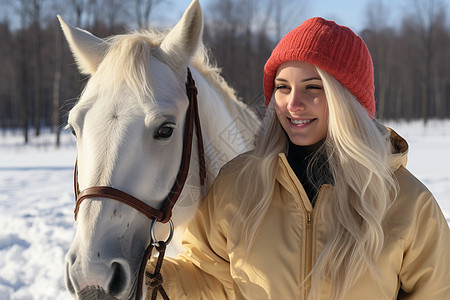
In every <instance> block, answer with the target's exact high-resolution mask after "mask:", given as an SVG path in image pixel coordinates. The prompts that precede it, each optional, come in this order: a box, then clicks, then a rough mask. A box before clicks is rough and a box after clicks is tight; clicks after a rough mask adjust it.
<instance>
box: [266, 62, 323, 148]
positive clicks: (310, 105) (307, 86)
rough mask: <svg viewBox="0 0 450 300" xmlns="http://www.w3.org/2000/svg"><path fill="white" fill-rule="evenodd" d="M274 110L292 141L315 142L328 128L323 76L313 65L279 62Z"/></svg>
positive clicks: (321, 137) (311, 143) (304, 143)
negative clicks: (321, 77) (321, 76)
mask: <svg viewBox="0 0 450 300" xmlns="http://www.w3.org/2000/svg"><path fill="white" fill-rule="evenodd" d="M274 84H275V94H274V98H275V103H274V106H275V111H276V113H277V116H278V120H279V121H280V123H281V126H282V127H283V128H284V130H285V131H286V133H287V135H288V136H289V139H290V140H291V142H292V143H294V144H295V145H298V146H310V145H314V144H316V143H318V142H320V141H321V140H323V139H325V137H326V136H327V131H328V105H327V99H326V97H325V92H324V89H323V84H322V80H321V79H320V76H319V73H318V72H317V70H316V68H315V66H314V65H312V64H309V63H305V62H301V61H287V62H284V63H282V64H281V65H280V66H279V67H278V69H277V73H276V76H275V81H274Z"/></svg>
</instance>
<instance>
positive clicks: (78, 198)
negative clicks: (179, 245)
mask: <svg viewBox="0 0 450 300" xmlns="http://www.w3.org/2000/svg"><path fill="white" fill-rule="evenodd" d="M186 95H187V97H188V99H189V107H188V109H187V112H186V119H185V125H184V138H183V153H182V157H181V164H180V169H179V170H178V174H177V177H176V180H175V182H174V184H173V186H172V189H171V190H170V192H169V194H168V195H167V196H166V198H165V199H164V201H163V204H162V206H161V208H159V209H156V208H153V207H151V206H150V205H148V204H146V203H145V202H143V201H141V200H139V199H137V198H135V197H133V196H131V195H130V194H127V193H125V192H122V191H120V190H117V189H115V188H112V187H109V186H94V187H89V188H86V189H85V190H83V191H81V192H80V190H79V184H78V167H77V162H75V170H74V190H75V210H74V215H75V220H76V219H77V217H78V211H79V209H80V205H81V203H82V202H83V200H86V199H89V198H97V197H101V198H107V199H112V200H116V201H119V202H122V203H124V204H126V205H128V206H130V207H132V208H134V209H136V210H137V211H139V212H140V213H142V214H143V215H145V216H146V217H148V218H149V219H151V220H153V221H154V220H155V219H156V220H157V221H159V222H161V223H166V222H168V221H169V220H170V218H171V216H172V208H173V206H174V205H175V203H176V202H177V200H178V198H179V196H180V194H181V192H182V190H183V187H184V184H185V183H186V179H187V175H188V172H189V165H190V160H191V150H192V140H193V135H194V124H195V133H196V135H197V146H198V157H199V173H200V184H201V185H204V183H205V179H206V166H205V156H204V148H203V138H202V132H201V127H200V118H199V114H198V103H197V87H196V86H195V81H194V79H193V78H192V74H191V71H190V70H189V68H188V69H187V81H186ZM154 242H156V241H152V242H151V243H150V245H149V246H148V248H147V250H146V251H145V254H144V257H143V261H142V263H141V269H140V277H141V278H140V279H139V282H138V290H137V291H136V299H140V297H141V296H140V289H139V288H140V287H141V285H142V277H143V271H144V269H145V264H146V262H147V260H148V257H149V256H150V254H151V250H152V248H153V246H155V245H157V244H155V243H154ZM163 244H164V248H165V243H163ZM160 253H161V252H160ZM162 255H163V256H164V254H162ZM160 257H161V255H160ZM161 260H162V258H161ZM157 271H158V272H156V271H155V274H147V275H149V276H159V277H160V274H159V270H157ZM156 273H158V274H156ZM161 282H162V279H161ZM157 289H162V287H161V286H160V284H159V286H157V287H155V288H154V291H155V290H157ZM161 293H162V292H161ZM155 297H156V296H155Z"/></svg>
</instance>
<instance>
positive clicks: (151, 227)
mask: <svg viewBox="0 0 450 300" xmlns="http://www.w3.org/2000/svg"><path fill="white" fill-rule="evenodd" d="M156 222H158V220H157V219H153V221H152V225H151V226H150V237H151V238H152V240H151V244H152V246H156V247H157V246H158V241H157V240H156V237H155V224H156ZM169 225H170V233H169V237H168V238H167V240H166V242H165V243H166V245H168V244H169V243H170V241H172V238H173V232H174V230H175V228H174V226H173V222H172V219H169Z"/></svg>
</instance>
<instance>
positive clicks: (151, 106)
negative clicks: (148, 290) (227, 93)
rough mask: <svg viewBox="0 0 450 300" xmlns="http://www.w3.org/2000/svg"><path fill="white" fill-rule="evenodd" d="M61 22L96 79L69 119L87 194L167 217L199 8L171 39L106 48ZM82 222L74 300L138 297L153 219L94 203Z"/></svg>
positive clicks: (71, 257) (74, 253)
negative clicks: (100, 189) (138, 204)
mask: <svg viewBox="0 0 450 300" xmlns="http://www.w3.org/2000/svg"><path fill="white" fill-rule="evenodd" d="M60 22H61V25H62V28H63V31H64V34H65V36H66V38H67V40H68V42H69V46H70V49H71V50H72V52H73V54H74V57H75V59H76V61H77V64H78V66H79V69H80V71H81V72H82V73H84V74H87V75H89V76H90V79H89V81H88V83H87V85H86V88H85V90H84V91H83V93H82V96H81V98H80V100H79V102H78V103H77V105H76V106H75V107H74V108H73V109H72V110H71V112H70V114H69V119H68V126H69V128H70V129H72V131H73V133H74V134H75V136H76V139H77V146H78V184H79V189H80V190H84V189H86V188H89V187H93V186H109V187H113V188H115V189H118V190H121V191H123V192H125V193H128V194H130V195H132V196H134V197H135V198H137V199H140V200H142V201H144V202H145V203H146V204H148V205H150V206H152V207H154V208H159V207H160V205H161V202H162V201H163V199H164V198H165V197H166V196H167V194H168V193H169V191H170V189H171V187H172V185H173V184H174V182H175V180H176V179H175V178H176V176H177V173H178V169H179V167H180V161H181V156H182V151H183V131H184V130H183V129H184V125H185V114H186V110H187V107H188V98H187V96H186V87H185V81H186V72H187V66H189V65H190V59H191V57H192V56H193V55H194V53H195V51H196V49H197V47H198V45H199V44H200V43H201V34H202V27H203V17H202V13H201V9H200V5H199V3H198V1H196V0H194V1H193V2H192V4H191V5H190V6H189V8H188V9H187V10H186V12H185V14H184V15H183V17H182V19H181V20H180V21H179V22H178V24H177V25H176V26H175V27H174V28H173V29H172V30H171V31H170V32H169V33H168V34H167V35H164V36H162V35H156V34H151V33H150V32H143V33H133V34H127V35H122V36H115V37H112V38H110V39H107V40H103V39H99V38H97V37H95V36H93V35H91V34H90V33H88V32H86V31H83V30H80V29H77V28H74V27H72V26H70V25H68V24H67V23H66V22H64V21H63V20H62V19H61V18H60ZM77 222H78V224H77V232H76V236H75V239H74V241H73V244H72V247H71V249H70V250H69V252H68V254H67V257H66V283H67V287H68V289H69V291H70V292H71V293H72V294H73V295H74V296H75V297H77V298H83V297H84V296H82V295H83V294H92V293H97V294H98V295H108V296H109V297H113V298H114V299H130V298H132V297H133V296H134V294H135V293H136V281H137V277H138V276H137V275H138V271H139V266H140V263H141V260H142V257H143V252H144V250H145V248H146V246H147V245H148V244H149V242H150V234H149V228H150V224H151V221H150V219H149V218H147V217H145V216H144V215H143V214H141V213H140V212H138V211H137V210H135V209H133V208H131V207H130V206H127V205H124V204H122V203H120V202H117V201H112V200H111V199H108V198H104V197H91V198H89V199H87V200H85V201H84V202H83V203H82V204H81V205H80V207H79V212H78V218H77ZM139 292H140V291H139Z"/></svg>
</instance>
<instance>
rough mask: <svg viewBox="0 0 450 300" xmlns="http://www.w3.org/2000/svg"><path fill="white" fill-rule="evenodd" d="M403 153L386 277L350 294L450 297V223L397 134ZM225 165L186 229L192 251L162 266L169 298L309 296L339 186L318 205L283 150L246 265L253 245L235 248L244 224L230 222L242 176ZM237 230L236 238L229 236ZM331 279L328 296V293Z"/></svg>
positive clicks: (370, 299) (378, 298)
mask: <svg viewBox="0 0 450 300" xmlns="http://www.w3.org/2000/svg"><path fill="white" fill-rule="evenodd" d="M393 138H394V140H396V144H397V148H400V153H398V154H393V155H391V157H390V165H391V167H393V168H394V170H396V171H395V176H396V177H397V180H398V182H399V185H400V192H399V196H398V198H397V200H396V201H395V202H394V204H393V205H392V206H391V207H390V209H389V210H388V213H387V216H386V218H385V220H386V221H385V223H386V227H385V228H387V230H386V231H385V234H386V241H385V245H384V248H383V250H382V252H381V255H380V257H379V259H378V263H377V264H378V266H379V268H380V270H381V272H382V274H383V276H384V277H385V279H386V280H387V283H386V284H385V285H384V287H383V288H380V287H379V286H378V285H377V284H376V283H375V281H374V280H373V279H372V277H371V275H370V274H369V273H368V272H367V273H366V274H364V275H363V276H361V277H360V278H359V279H358V281H357V282H356V284H355V285H354V286H353V287H352V288H351V289H350V291H349V293H348V294H347V296H346V297H345V299H346V300H347V299H348V300H351V299H358V300H361V299H363V300H382V299H386V300H388V299H389V300H392V299H410V300H412V299H417V300H443V299H450V252H449V250H450V230H449V226H448V224H447V222H446V220H445V218H444V216H443V214H442V212H441V210H440V208H439V206H438V204H437V203H436V201H435V199H434V197H433V195H432V194H431V193H430V191H428V189H427V188H426V187H425V186H424V185H423V184H422V183H421V182H420V181H419V180H418V179H416V178H415V177H414V176H413V175H412V174H411V173H409V172H408V170H406V169H405V165H406V153H407V148H408V146H407V144H406V142H405V141H404V140H403V139H401V138H400V137H399V136H397V135H396V134H395V133H393ZM226 173H227V170H226V169H225V170H222V172H221V174H220V175H219V177H218V178H217V180H216V182H215V184H214V185H213V187H212V188H211V190H210V192H209V193H208V196H207V198H206V199H205V201H204V202H203V204H202V205H201V208H200V210H199V212H198V214H197V215H196V217H195V218H194V220H193V221H192V222H191V223H190V225H189V227H188V231H187V233H186V236H185V243H184V245H185V247H186V252H185V253H184V254H182V255H179V256H178V257H177V258H176V259H172V258H167V259H165V262H164V264H163V267H162V274H163V278H164V284H163V286H164V288H165V290H166V292H167V293H168V294H169V297H170V299H173V300H179V299H214V300H217V299H277V300H278V299H306V298H307V297H306V294H307V292H308V291H307V290H302V288H301V286H302V283H303V281H304V280H305V278H306V275H307V274H308V273H309V272H310V270H311V267H312V265H314V262H315V261H316V260H317V258H318V256H319V255H320V253H321V251H322V249H323V247H324V245H325V243H326V240H327V236H328V234H327V232H329V231H330V230H332V229H331V228H329V226H328V223H327V220H323V219H320V215H321V214H319V213H317V212H318V211H320V210H321V208H322V207H323V206H324V205H326V202H327V199H329V195H331V193H330V191H331V190H332V188H333V187H332V186H330V185H325V186H322V187H321V189H320V191H319V195H318V197H317V202H316V205H315V206H314V209H313V207H312V206H311V203H310V201H309V199H308V197H307V196H306V193H305V191H304V189H303V187H302V185H301V184H300V182H299V181H298V179H297V177H296V176H295V174H294V172H293V171H292V169H291V168H290V166H289V164H288V162H287V160H286V157H285V155H284V154H280V155H279V167H278V174H277V182H276V187H275V193H274V197H273V201H272V204H271V206H270V208H269V212H268V213H267V215H266V217H265V220H264V222H263V224H262V227H261V230H260V232H259V234H258V237H257V238H256V241H255V245H254V248H253V249H257V250H253V251H251V253H250V255H249V256H248V260H247V264H246V265H245V266H244V267H243V268H242V271H240V272H239V270H237V268H238V267H239V262H241V260H242V259H243V257H244V256H245V253H246V249H247V245H238V246H237V247H234V248H233V247H232V245H231V242H230V240H231V237H233V235H236V234H237V231H238V230H239V229H238V228H231V227H229V222H230V220H231V219H232V218H233V216H234V214H235V213H236V210H237V207H238V203H236V201H235V200H234V197H233V188H232V187H233V186H234V180H235V176H227V174H226ZM229 237H230V238H229ZM329 293H330V286H329V285H327V284H326V283H324V286H323V289H322V299H324V300H325V299H329Z"/></svg>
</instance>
